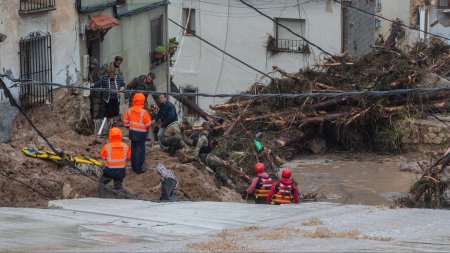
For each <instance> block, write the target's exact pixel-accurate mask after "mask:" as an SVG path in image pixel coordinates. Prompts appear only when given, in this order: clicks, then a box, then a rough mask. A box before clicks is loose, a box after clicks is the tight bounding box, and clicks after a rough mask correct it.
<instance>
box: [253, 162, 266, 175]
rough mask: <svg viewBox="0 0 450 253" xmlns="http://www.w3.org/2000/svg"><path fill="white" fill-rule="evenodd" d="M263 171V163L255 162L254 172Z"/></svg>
mask: <svg viewBox="0 0 450 253" xmlns="http://www.w3.org/2000/svg"><path fill="white" fill-rule="evenodd" d="M263 172H264V164H262V163H257V164H255V173H256V174H259V173H263Z"/></svg>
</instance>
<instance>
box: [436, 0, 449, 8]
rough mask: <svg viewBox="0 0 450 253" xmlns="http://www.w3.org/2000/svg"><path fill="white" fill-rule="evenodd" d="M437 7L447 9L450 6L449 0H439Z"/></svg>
mask: <svg viewBox="0 0 450 253" xmlns="http://www.w3.org/2000/svg"><path fill="white" fill-rule="evenodd" d="M438 8H439V9H449V8H450V1H449V0H439V2H438Z"/></svg>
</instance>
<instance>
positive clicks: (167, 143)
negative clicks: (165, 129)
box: [161, 135, 182, 154]
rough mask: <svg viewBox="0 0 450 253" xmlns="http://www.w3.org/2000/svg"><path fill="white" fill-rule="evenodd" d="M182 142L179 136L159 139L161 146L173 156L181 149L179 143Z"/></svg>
mask: <svg viewBox="0 0 450 253" xmlns="http://www.w3.org/2000/svg"><path fill="white" fill-rule="evenodd" d="M181 140H182V137H181V136H178V135H174V136H169V137H166V136H162V137H161V144H162V145H163V146H164V147H166V148H168V149H169V153H171V154H175V152H176V151H177V150H178V149H180V148H182V146H181V144H180V142H181Z"/></svg>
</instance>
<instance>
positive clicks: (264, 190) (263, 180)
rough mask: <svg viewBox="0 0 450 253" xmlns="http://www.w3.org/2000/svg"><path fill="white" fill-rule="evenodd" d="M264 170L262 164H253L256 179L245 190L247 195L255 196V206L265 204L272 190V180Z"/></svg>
mask: <svg viewBox="0 0 450 253" xmlns="http://www.w3.org/2000/svg"><path fill="white" fill-rule="evenodd" d="M264 170H265V168H264V164H262V163H257V164H255V173H256V177H255V178H253V180H252V183H251V184H250V186H249V187H248V188H247V194H253V193H254V194H255V204H266V199H267V195H268V194H269V191H270V189H271V188H272V183H273V182H272V178H270V176H269V174H267V173H266V172H265V171H264Z"/></svg>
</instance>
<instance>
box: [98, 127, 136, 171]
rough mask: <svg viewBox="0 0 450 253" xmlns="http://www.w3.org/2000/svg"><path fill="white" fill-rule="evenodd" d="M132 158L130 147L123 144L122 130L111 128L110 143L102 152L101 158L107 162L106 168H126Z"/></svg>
mask: <svg viewBox="0 0 450 253" xmlns="http://www.w3.org/2000/svg"><path fill="white" fill-rule="evenodd" d="M130 156H131V152H130V147H129V146H128V145H127V144H125V143H123V142H122V130H120V129H119V128H117V127H113V128H111V130H110V131H109V143H108V144H106V145H105V146H103V148H102V150H101V151H100V157H101V158H102V159H103V160H105V163H106V166H107V167H108V168H110V169H122V168H125V165H126V161H127V160H129V159H130Z"/></svg>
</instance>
